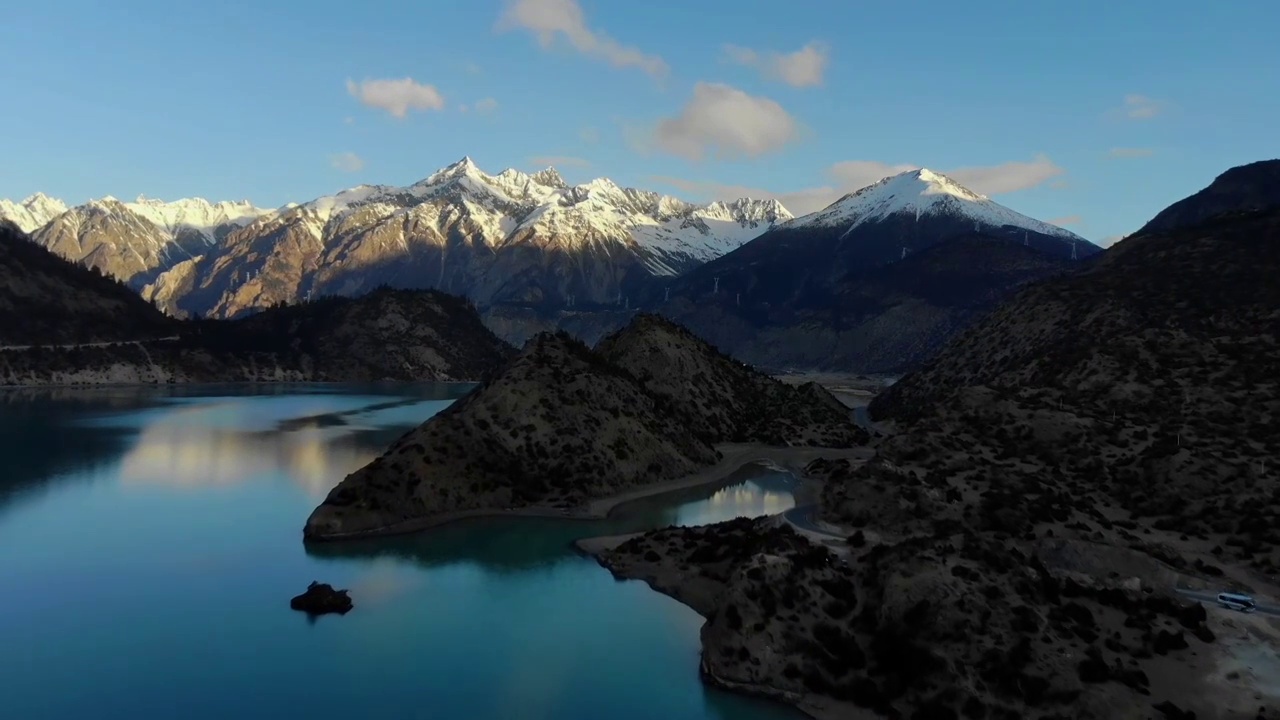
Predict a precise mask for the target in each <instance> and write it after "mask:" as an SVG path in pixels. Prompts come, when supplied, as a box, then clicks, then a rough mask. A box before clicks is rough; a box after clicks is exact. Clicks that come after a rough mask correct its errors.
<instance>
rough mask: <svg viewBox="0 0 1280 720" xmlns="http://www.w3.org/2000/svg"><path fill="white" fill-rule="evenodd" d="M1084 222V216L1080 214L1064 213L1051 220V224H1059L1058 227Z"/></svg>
mask: <svg viewBox="0 0 1280 720" xmlns="http://www.w3.org/2000/svg"><path fill="white" fill-rule="evenodd" d="M1082 222H1084V218H1082V217H1080V216H1079V215H1064V216H1063V217H1057V218H1054V219H1052V220H1050V221H1049V224H1050V225H1057V226H1058V227H1066V226H1068V225H1079V224H1080V223H1082Z"/></svg>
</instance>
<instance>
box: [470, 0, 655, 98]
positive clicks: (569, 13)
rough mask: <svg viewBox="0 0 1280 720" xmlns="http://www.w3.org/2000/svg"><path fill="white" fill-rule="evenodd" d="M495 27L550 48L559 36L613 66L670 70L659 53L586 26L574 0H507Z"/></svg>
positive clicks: (499, 30)
mask: <svg viewBox="0 0 1280 720" xmlns="http://www.w3.org/2000/svg"><path fill="white" fill-rule="evenodd" d="M495 29H496V30H497V31H498V32H507V31H510V30H516V29H519V30H525V31H527V32H529V33H531V34H532V35H533V36H534V37H536V38H537V39H538V44H539V45H541V46H542V47H543V48H544V49H547V48H550V47H551V46H552V45H553V44H554V43H555V40H556V37H557V36H560V37H563V38H564V40H565V41H567V42H568V43H569V45H570V46H571V47H573V48H574V49H575V50H577V51H578V52H580V53H582V54H583V55H587V56H589V57H594V58H599V59H601V60H604V61H605V62H607V63H609V64H610V65H613V66H614V67H619V68H625V67H636V68H640V69H641V70H643V71H644V72H646V73H648V74H649V75H651V76H653V77H655V78H659V79H661V78H663V77H666V75H667V73H668V72H669V70H670V68H669V67H668V66H667V63H666V61H665V60H663V59H662V58H661V57H659V56H657V55H649V54H646V53H644V52H641V51H640V50H638V49H637V48H634V47H630V46H627V45H623V44H621V43H619V42H618V41H617V40H614V39H613V38H611V37H609V36H608V35H606V34H605V33H603V32H601V31H599V30H592V29H591V28H589V27H587V22H586V17H585V16H584V15H583V13H582V7H581V6H579V5H578V2H577V0H507V8H506V10H504V11H503V13H502V15H501V16H500V17H499V18H498V22H497V24H496V25H495Z"/></svg>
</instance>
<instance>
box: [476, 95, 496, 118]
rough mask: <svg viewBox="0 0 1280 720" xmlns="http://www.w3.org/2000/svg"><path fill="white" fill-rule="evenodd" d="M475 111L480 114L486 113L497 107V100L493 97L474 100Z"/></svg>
mask: <svg viewBox="0 0 1280 720" xmlns="http://www.w3.org/2000/svg"><path fill="white" fill-rule="evenodd" d="M475 109H476V112H478V113H480V114H482V115H483V114H488V113H491V112H493V111H494V110H497V109H498V101H497V100H494V99H493V98H491V97H490V98H483V99H480V100H477V101H476V104H475Z"/></svg>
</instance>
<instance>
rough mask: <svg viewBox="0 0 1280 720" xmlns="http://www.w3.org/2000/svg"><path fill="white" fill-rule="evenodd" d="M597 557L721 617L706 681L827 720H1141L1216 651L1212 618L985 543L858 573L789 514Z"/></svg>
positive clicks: (942, 539)
mask: <svg viewBox="0 0 1280 720" xmlns="http://www.w3.org/2000/svg"><path fill="white" fill-rule="evenodd" d="M598 559H599V561H600V563H601V564H602V565H604V566H605V567H606V568H608V569H609V570H610V571H611V572H612V573H613V574H614V575H615V576H616V577H619V578H626V579H641V580H644V581H646V582H648V583H649V584H650V585H651V586H652V587H654V588H655V589H657V590H659V591H661V592H664V593H666V594H668V595H671V596H672V597H675V598H676V599H678V600H681V601H682V602H685V603H686V604H688V605H690V606H691V607H693V608H694V609H695V610H697V611H698V612H699V613H700V614H702V615H703V616H704V617H705V618H706V619H707V621H706V624H705V625H704V626H703V628H702V632H701V637H702V661H701V674H702V677H703V679H704V680H706V681H707V682H709V683H712V684H716V685H720V686H723V687H725V688H728V689H731V690H736V691H740V692H749V693H752V694H757V695H763V696H767V697H771V698H774V699H777V700H780V701H783V702H789V703H792V704H794V705H797V706H799V707H801V708H802V709H805V710H806V711H808V712H809V713H810V714H813V715H814V716H816V717H819V718H833V719H834V718H844V717H850V716H852V715H853V714H854V713H855V712H856V711H857V709H858V708H865V709H866V710H870V711H873V712H875V713H878V714H880V715H884V716H888V717H908V716H910V717H959V716H961V715H963V716H965V717H1015V716H1020V715H1025V714H1026V713H1027V712H1028V711H1029V710H1031V709H1034V712H1036V713H1039V714H1041V715H1044V714H1048V715H1049V716H1055V715H1056V716H1062V717H1077V718H1099V719H1102V718H1115V717H1141V716H1142V714H1141V713H1142V712H1143V709H1144V708H1146V707H1149V705H1150V703H1151V701H1152V700H1151V697H1150V693H1151V687H1152V684H1153V676H1154V675H1155V674H1156V673H1160V674H1162V675H1166V674H1169V673H1171V670H1170V668H1171V667H1173V668H1176V667H1181V666H1183V665H1186V664H1188V663H1191V662H1193V657H1194V654H1195V653H1196V652H1197V651H1199V650H1203V649H1205V648H1206V646H1207V645H1211V644H1212V643H1213V642H1214V641H1215V638H1214V634H1213V632H1212V631H1211V630H1209V628H1208V627H1207V625H1206V622H1207V621H1208V618H1207V616H1206V614H1205V612H1204V609H1203V608H1202V607H1200V606H1199V605H1197V604H1190V605H1187V604H1183V603H1180V602H1178V601H1177V600H1174V599H1172V598H1171V597H1169V596H1167V595H1164V594H1160V593H1157V594H1148V593H1144V592H1141V591H1138V590H1124V589H1121V588H1118V587H1114V586H1110V585H1108V584H1106V583H1095V582H1093V581H1089V582H1088V584H1082V583H1080V582H1077V581H1076V580H1074V579H1071V578H1066V579H1063V578H1062V577H1059V576H1058V575H1056V574H1055V573H1054V572H1053V571H1051V570H1050V569H1048V568H1046V567H1045V566H1044V565H1043V564H1042V563H1041V562H1040V561H1039V560H1038V559H1037V558H1036V557H1034V556H1027V555H1024V554H1022V553H1021V552H1020V551H1018V550H1016V549H1015V550H1011V549H1010V548H1009V547H1007V546H1006V545H1004V544H1003V543H1001V542H998V541H993V540H991V539H988V538H984V537H981V536H980V535H977V534H974V533H968V532H959V533H956V534H954V535H948V536H939V537H935V538H922V539H919V540H914V541H911V542H907V543H901V544H896V545H872V546H870V547H867V548H864V549H863V550H861V551H859V554H858V555H857V556H856V560H855V559H850V560H849V561H848V562H846V560H845V559H844V558H842V557H840V556H838V555H836V554H833V553H832V552H830V551H829V550H828V549H827V548H824V547H821V546H818V545H815V544H813V543H812V542H811V541H809V540H808V539H806V538H803V537H801V536H800V535H798V534H796V533H795V532H794V531H792V530H791V529H790V528H789V526H786V525H784V524H780V522H779V520H778V519H776V518H767V519H763V520H747V519H739V520H734V521H731V522H728V523H721V524H718V525H712V526H706V527H701V528H674V527H673V528H667V529H665V530H657V531H653V532H649V533H646V534H644V535H641V536H639V537H636V538H633V539H630V540H627V541H625V542H623V543H621V544H620V545H617V546H616V547H615V548H613V549H606V550H602V551H600V552H599V553H598ZM1104 640H1105V642H1104ZM1081 646H1084V647H1085V648H1086V649H1085V650H1084V651H1083V652H1077V651H1076V650H1075V648H1078V647H1081ZM1163 679H1166V678H1156V680H1157V681H1159V680H1163ZM1179 699H1180V700H1181V698H1179ZM864 712H865V710H864Z"/></svg>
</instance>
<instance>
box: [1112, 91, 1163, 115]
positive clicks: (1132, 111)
mask: <svg viewBox="0 0 1280 720" xmlns="http://www.w3.org/2000/svg"><path fill="white" fill-rule="evenodd" d="M1164 109H1165V104H1164V103H1163V102H1161V101H1159V100H1156V99H1155V98H1150V97H1147V96H1146V95H1138V94H1133V93H1131V94H1129V95H1125V96H1124V103H1123V104H1122V105H1121V106H1120V108H1119V112H1120V113H1121V114H1122V115H1123V116H1124V117H1127V118H1129V119H1131V120H1150V119H1151V118H1153V117H1155V116H1157V115H1159V114H1160V113H1162V112H1164Z"/></svg>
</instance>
